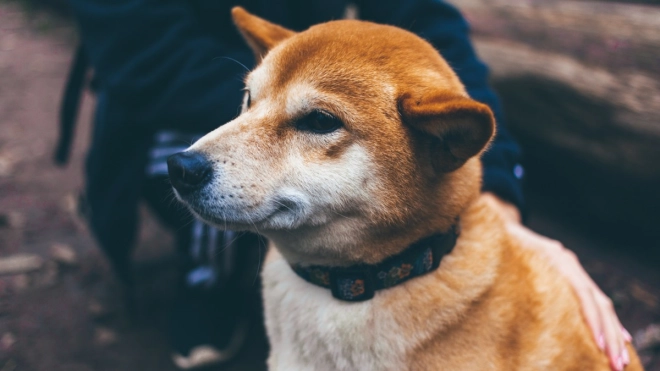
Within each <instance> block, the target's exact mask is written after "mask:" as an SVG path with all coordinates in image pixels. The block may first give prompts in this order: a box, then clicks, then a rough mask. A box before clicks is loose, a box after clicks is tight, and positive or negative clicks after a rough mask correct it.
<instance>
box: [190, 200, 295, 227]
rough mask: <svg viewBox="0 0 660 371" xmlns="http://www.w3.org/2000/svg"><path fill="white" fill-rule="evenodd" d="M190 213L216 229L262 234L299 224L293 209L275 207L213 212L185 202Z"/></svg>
mask: <svg viewBox="0 0 660 371" xmlns="http://www.w3.org/2000/svg"><path fill="white" fill-rule="evenodd" d="M184 203H185V204H186V206H187V207H188V209H189V210H190V211H191V213H192V214H193V215H194V216H195V217H196V218H197V219H199V220H202V221H203V222H205V223H207V224H210V225H212V226H214V227H216V228H218V229H222V230H232V231H250V232H255V233H260V234H264V232H267V231H281V230H293V229H296V228H298V227H299V226H300V225H301V220H300V218H299V215H296V213H295V211H293V210H282V209H280V208H276V209H274V210H270V211H267V212H259V213H246V212H237V211H231V210H226V211H225V212H223V213H214V212H213V211H209V210H208V208H204V209H202V208H197V207H195V206H194V205H191V204H190V203H188V202H185V201H184Z"/></svg>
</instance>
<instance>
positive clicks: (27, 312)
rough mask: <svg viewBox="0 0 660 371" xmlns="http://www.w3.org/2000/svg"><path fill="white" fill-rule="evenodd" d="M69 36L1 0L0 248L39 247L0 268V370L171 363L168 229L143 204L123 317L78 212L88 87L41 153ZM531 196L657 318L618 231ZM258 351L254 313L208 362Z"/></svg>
mask: <svg viewBox="0 0 660 371" xmlns="http://www.w3.org/2000/svg"><path fill="white" fill-rule="evenodd" d="M74 45H75V33H74V31H73V30H72V28H71V26H70V25H68V24H66V23H64V22H62V21H60V20H58V19H53V18H51V17H49V16H47V15H45V14H42V13H38V12H37V13H28V15H26V12H25V11H24V9H22V8H21V7H19V6H18V5H17V4H16V3H6V2H1V1H0V260H1V259H3V258H7V257H9V256H15V255H16V254H34V255H35V256H36V259H38V260H37V261H36V262H35V261H34V260H33V261H32V262H33V263H34V267H33V268H31V269H32V270H30V269H28V270H27V271H24V272H18V273H15V274H6V275H0V371H59V370H62V371H65V370H66V371H84V370H98V371H106V370H107V371H110V370H113V371H114V370H139V371H151V370H154V371H156V370H158V371H167V370H175V368H174V366H173V365H172V364H171V362H170V358H169V347H168V340H167V336H166V323H167V314H168V311H169V308H170V303H171V300H172V290H171V285H172V283H173V278H174V277H173V272H174V261H173V254H172V248H171V239H170V237H169V235H168V234H167V232H165V231H163V230H162V229H160V228H159V227H158V225H157V224H156V223H155V222H154V221H153V220H152V219H150V218H149V217H148V216H146V215H145V218H144V223H143V228H142V233H141V239H140V244H139V248H138V250H137V251H136V254H135V261H136V273H137V277H138V282H139V287H138V291H139V298H140V302H139V307H140V310H139V311H140V313H142V315H141V316H139V318H137V319H134V320H130V319H129V318H128V317H127V315H126V313H125V311H124V310H123V307H122V305H121V294H120V288H119V287H118V285H117V284H116V283H115V282H114V280H113V277H112V275H111V274H110V273H109V271H108V268H107V265H106V264H105V262H104V260H103V258H102V256H101V255H100V253H99V251H98V250H97V249H96V248H95V246H94V241H93V240H92V238H91V237H90V235H89V233H88V231H87V230H86V228H85V225H84V223H83V222H82V221H81V220H80V218H79V217H78V216H77V213H76V195H77V193H78V191H79V190H80V189H81V185H82V164H83V158H84V153H85V151H86V146H87V139H88V136H89V122H90V115H91V112H92V108H93V97H92V96H89V95H88V96H85V98H84V104H83V110H82V112H81V120H80V124H79V126H78V132H77V135H76V143H75V149H74V153H73V157H72V161H71V163H70V164H69V165H68V166H67V167H66V168H57V167H55V166H54V165H53V163H52V162H51V154H52V149H53V146H54V143H55V138H56V133H57V112H58V105H59V101H60V93H61V90H62V86H63V84H64V79H65V77H66V74H67V71H68V67H69V62H70V58H71V52H72V49H73V46H74ZM530 203H531V206H532V207H534V206H536V211H535V212H534V213H533V214H532V216H531V217H530V224H531V226H532V227H533V228H535V229H536V230H538V231H540V232H542V233H543V234H546V235H548V236H551V237H554V238H557V239H559V240H561V241H563V242H564V243H565V244H566V245H567V246H569V247H571V248H573V249H574V250H576V252H577V253H578V255H579V256H580V258H581V260H582V262H583V263H584V265H585V267H586V268H587V270H588V271H589V272H590V273H591V274H592V275H593V277H594V278H595V280H596V281H597V282H598V283H599V284H600V285H601V286H602V287H603V288H604V290H605V291H606V293H607V294H608V295H610V297H611V298H612V299H613V300H614V302H615V303H616V306H617V311H618V313H619V315H620V316H621V319H622V322H623V324H624V325H625V326H626V327H627V328H628V329H629V330H630V332H631V333H633V334H634V335H636V337H637V338H638V339H641V338H642V337H644V334H648V332H644V331H645V330H648V329H649V328H650V327H649V326H650V325H651V324H653V323H659V322H660V299H659V298H660V269H657V268H658V267H657V266H654V264H655V263H653V262H650V261H647V260H645V259H643V258H640V257H639V256H637V255H635V254H630V253H629V252H630V251H631V249H633V246H626V245H625V242H624V243H620V242H615V241H613V240H610V239H608V238H606V237H604V236H603V234H602V233H600V231H598V230H593V229H589V228H588V227H579V226H576V225H575V224H574V223H572V222H571V221H570V220H571V219H570V218H568V217H566V215H570V214H571V210H567V209H565V208H564V209H561V208H557V207H556V205H555V204H554V203H553V202H552V200H546V199H544V198H543V197H539V196H534V195H533V194H532V197H531V199H530ZM54 245H55V247H54ZM651 247H652V248H658V246H657V243H656V246H655V247H653V246H651ZM72 253H73V254H72ZM255 323H257V324H258V323H259V319H257V320H256V321H255ZM659 336H660V335H659ZM266 353H267V345H266V341H265V339H264V335H263V328H262V327H261V326H260V325H255V326H253V329H252V335H251V336H250V339H249V343H248V346H247V347H246V348H245V350H244V351H243V352H242V353H241V354H240V357H239V359H238V360H237V361H235V362H233V363H232V364H229V365H226V366H223V367H220V368H217V369H218V370H239V369H240V370H263V369H265V367H264V359H265V356H266ZM659 353H660V352H659V351H658V345H657V344H656V346H655V349H649V350H647V351H645V352H643V353H642V357H643V359H644V360H645V362H646V364H647V369H648V370H654V371H660V356H659V355H658V354H659Z"/></svg>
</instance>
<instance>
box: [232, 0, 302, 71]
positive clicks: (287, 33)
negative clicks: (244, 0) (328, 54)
mask: <svg viewBox="0 0 660 371" xmlns="http://www.w3.org/2000/svg"><path fill="white" fill-rule="evenodd" d="M231 16H232V18H233V19H234V23H235V24H236V27H237V28H238V30H239V31H240V32H241V34H242V35H243V38H244V39H245V41H246V42H247V43H248V45H250V48H252V51H254V55H255V57H256V59H257V61H260V60H262V59H263V57H265V56H266V54H267V53H268V51H269V50H270V49H272V48H273V47H275V45H277V44H279V43H280V42H282V41H284V40H286V39H288V38H289V37H291V36H293V35H295V34H296V33H295V32H293V31H291V30H288V29H286V28H284V27H282V26H278V25H276V24H274V23H270V22H268V21H267V20H265V19H262V18H259V17H257V16H256V15H253V14H250V13H248V12H247V11H246V10H245V9H243V8H241V7H240V6H236V7H234V8H232V10H231Z"/></svg>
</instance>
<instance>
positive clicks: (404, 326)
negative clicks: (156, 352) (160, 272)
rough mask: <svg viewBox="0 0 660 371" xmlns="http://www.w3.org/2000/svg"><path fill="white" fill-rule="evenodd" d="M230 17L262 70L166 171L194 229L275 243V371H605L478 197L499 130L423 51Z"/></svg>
mask: <svg viewBox="0 0 660 371" xmlns="http://www.w3.org/2000/svg"><path fill="white" fill-rule="evenodd" d="M233 17H234V21H235V23H236V25H237V26H238V28H239V30H240V31H241V33H242V34H243V36H244V37H245V39H246V41H247V43H248V44H249V45H250V46H251V47H252V49H253V50H254V52H255V54H256V56H257V59H258V60H259V64H258V66H257V67H256V68H255V69H254V70H253V71H252V72H251V73H249V74H248V76H247V78H246V80H245V85H246V88H245V98H244V102H243V109H242V113H241V114H240V115H239V116H238V117H237V118H236V119H234V120H233V121H231V122H229V123H227V124H225V125H223V126H221V127H219V128H218V129H216V130H215V131H213V132H211V133H209V134H207V135H206V136H205V137H203V138H202V139H200V140H199V141H197V142H196V143H195V144H193V145H192V146H191V147H190V148H189V149H188V150H187V151H185V152H182V153H181V154H178V155H175V156H173V157H172V158H170V160H169V168H170V175H171V180H172V184H173V185H174V187H175V189H176V193H177V196H178V197H179V199H181V200H182V201H183V202H184V203H185V204H186V205H187V206H188V207H189V208H190V210H192V212H193V213H194V214H195V215H196V216H197V217H199V218H201V219H203V220H205V221H206V222H208V223H211V224H213V225H215V226H219V227H221V228H227V229H232V230H251V231H254V232H258V233H261V234H263V235H264V236H266V237H267V238H268V239H269V241H270V245H271V246H270V248H269V253H268V257H267V258H266V262H265V266H264V268H263V296H264V303H265V304H264V305H265V316H266V327H267V332H268V336H269V341H270V345H271V354H270V356H269V359H268V366H269V369H271V370H286V371H293V370H310V371H311V370H323V371H325V370H360V371H364V370H397V371H400V370H475V371H484V370H507V371H509V370H534V371H536V370H609V369H610V366H609V363H608V360H607V358H606V356H605V355H604V354H603V353H602V352H601V351H600V350H599V349H598V348H597V346H596V344H595V342H594V341H593V339H592V338H591V335H590V331H589V329H588V327H587V325H586V324H585V322H584V320H583V319H582V318H581V315H580V310H579V306H578V301H577V299H576V297H575V296H574V294H573V292H572V288H571V287H570V286H569V284H568V282H567V281H565V280H564V278H563V277H561V276H560V275H559V273H558V272H556V271H555V270H554V269H553V268H552V267H550V266H549V264H548V263H547V262H545V261H544V260H543V259H542V258H541V257H539V256H536V255H535V254H534V252H533V251H529V250H528V249H523V248H520V246H518V245H517V244H516V241H515V240H514V239H512V238H511V237H510V236H508V235H507V233H506V232H505V230H504V228H503V221H502V220H501V219H500V216H499V215H498V214H497V213H496V212H495V211H494V209H493V207H492V206H491V205H490V204H488V203H487V202H484V201H483V200H482V199H480V197H479V195H480V186H481V163H480V159H479V155H480V153H481V152H482V151H483V150H484V149H485V148H486V146H487V145H488V143H489V141H490V140H491V138H492V137H493V135H494V132H495V123H494V118H493V115H492V113H491V111H490V109H489V108H488V107H487V106H486V105H484V104H481V103H478V102H476V101H474V100H472V99H470V97H469V96H468V95H467V93H466V91H465V89H464V87H463V85H462V84H461V82H460V81H459V80H458V78H457V77H456V75H455V74H454V72H453V71H452V70H451V68H450V67H449V66H448V65H447V63H446V62H445V61H444V60H443V58H442V57H441V56H440V54H439V53H438V52H437V51H436V50H434V48H433V47H432V46H431V45H430V44H429V43H427V42H425V41H424V40H422V39H421V38H419V37H417V36H415V35H414V34H412V33H409V32H407V31H404V30H402V29H399V28H396V27H392V26H385V25H378V24H373V23H369V22H362V21H356V20H341V21H333V22H329V23H324V24H320V25H317V26H314V27H311V28H310V29H308V30H306V31H304V32H300V33H295V32H292V31H290V30H288V29H285V28H283V27H280V26H278V25H274V24H272V23H269V22H267V21H265V20H263V19H261V18H258V17H256V16H254V15H251V14H249V13H248V12H246V11H245V10H243V9H241V8H235V9H234V10H233ZM629 352H630V353H631V363H630V365H628V366H627V368H626V369H627V370H641V366H640V363H639V360H638V358H637V356H636V354H635V352H634V350H633V349H632V348H630V347H629Z"/></svg>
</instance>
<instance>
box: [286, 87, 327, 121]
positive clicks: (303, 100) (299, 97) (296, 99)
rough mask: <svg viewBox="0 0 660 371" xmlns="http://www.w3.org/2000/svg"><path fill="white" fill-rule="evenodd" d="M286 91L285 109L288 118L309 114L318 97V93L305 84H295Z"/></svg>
mask: <svg viewBox="0 0 660 371" xmlns="http://www.w3.org/2000/svg"><path fill="white" fill-rule="evenodd" d="M288 91H289V93H288V95H287V99H286V108H285V109H286V114H287V115H288V116H289V117H295V116H297V115H299V114H300V113H307V112H309V111H310V110H311V106H312V105H313V104H314V101H316V100H317V99H318V97H319V92H318V91H317V90H316V89H314V88H313V87H312V86H310V85H307V84H295V85H293V86H291V87H290V88H289V89H288Z"/></svg>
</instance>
